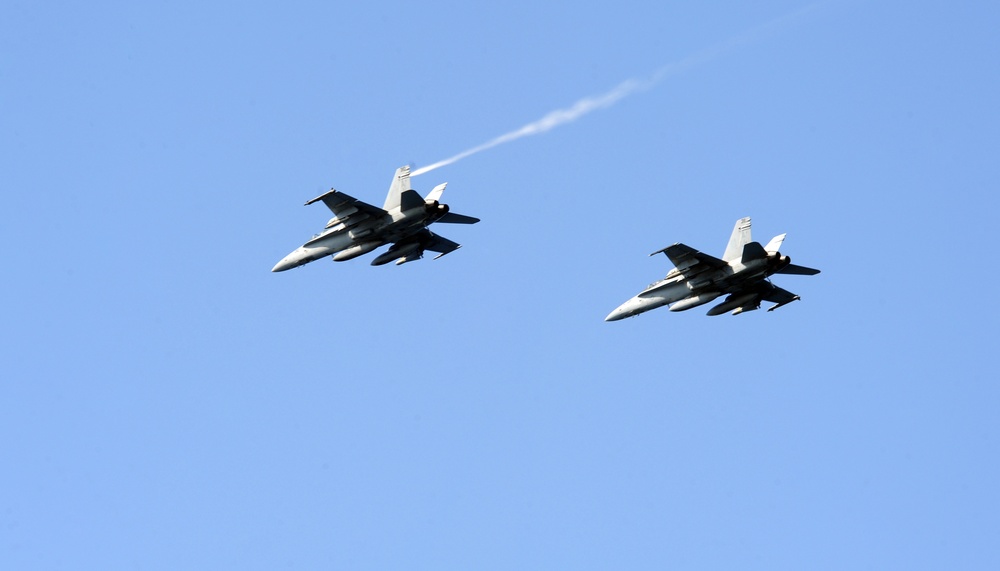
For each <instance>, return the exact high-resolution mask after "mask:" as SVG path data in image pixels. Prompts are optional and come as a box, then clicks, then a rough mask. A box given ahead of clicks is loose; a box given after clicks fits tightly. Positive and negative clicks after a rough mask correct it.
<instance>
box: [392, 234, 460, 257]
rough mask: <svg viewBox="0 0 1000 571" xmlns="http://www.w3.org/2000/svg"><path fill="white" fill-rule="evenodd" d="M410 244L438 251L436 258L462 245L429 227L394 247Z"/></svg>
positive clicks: (421, 248)
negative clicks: (432, 230) (439, 234)
mask: <svg viewBox="0 0 1000 571" xmlns="http://www.w3.org/2000/svg"><path fill="white" fill-rule="evenodd" d="M409 244H419V245H420V250H421V251H423V250H430V251H431V252H438V255H437V256H434V259H435V260H436V259H438V258H440V257H441V256H443V255H445V254H450V253H452V252H454V251H455V250H457V249H459V248H461V247H462V246H461V245H460V244H458V243H456V242H452V241H451V240H449V239H447V238H445V237H443V236H438V235H437V234H435V233H433V232H431V231H430V230H428V229H427V228H424V229H422V230H420V231H419V232H417V233H416V234H411V235H410V236H407V237H406V238H403V239H402V240H400V241H398V242H396V245H395V246H394V247H396V248H399V247H404V246H407V245H409Z"/></svg>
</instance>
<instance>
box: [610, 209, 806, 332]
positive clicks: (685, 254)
mask: <svg viewBox="0 0 1000 571" xmlns="http://www.w3.org/2000/svg"><path fill="white" fill-rule="evenodd" d="M784 238H785V235H784V234H781V235H779V236H775V237H774V239H772V240H771V241H770V242H769V243H768V244H767V246H766V247H765V246H761V245H760V244H758V243H756V242H751V239H750V219H749V218H741V219H740V220H738V221H737V222H736V227H735V228H734V229H733V234H732V236H731V237H730V241H729V246H728V247H727V248H726V252H725V254H723V258H722V259H719V258H714V257H712V256H709V255H707V254H703V253H701V252H698V251H697V250H694V249H692V248H690V247H688V246H685V245H683V244H674V245H673V246H669V247H667V248H664V249H663V250H659V251H657V252H653V254H652V255H656V254H659V253H661V252H662V253H664V254H666V255H667V257H669V258H670V259H671V261H673V262H674V263H675V265H676V266H677V267H675V268H674V269H672V270H670V272H669V273H667V275H666V277H665V278H664V279H662V280H659V281H657V282H654V283H652V284H650V285H649V286H648V287H646V289H644V290H642V291H641V292H640V293H639V294H638V295H636V296H634V297H632V298H631V299H629V300H628V301H626V302H625V303H623V304H621V305H620V306H618V307H617V308H616V309H615V310H614V311H612V312H611V313H609V314H608V316H607V317H606V318H605V321H618V320H621V319H625V318H627V317H634V316H636V315H639V314H640V313H645V312H647V311H650V310H653V309H656V308H659V307H663V306H665V305H671V304H673V305H671V307H670V310H671V311H684V310H687V309H691V308H693V307H698V306H700V305H704V304H706V303H709V302H711V301H713V300H715V299H716V298H718V297H721V296H723V295H727V294H728V297H727V298H726V299H725V300H724V301H723V302H722V303H721V304H719V305H717V306H715V307H713V308H712V309H711V310H709V312H708V314H709V315H720V314H722V313H727V312H732V313H734V314H737V313H742V312H744V311H752V310H754V309H757V308H758V307H760V303H761V301H764V300H767V301H773V302H775V303H776V305H775V306H773V307H771V308H770V309H769V311H770V310H773V309H776V308H778V307H780V306H782V305H785V304H787V303H791V302H792V301H795V300H797V299H799V297H798V296H797V295H795V294H792V293H790V292H787V291H785V290H783V289H781V288H778V287H776V286H774V285H773V284H771V283H770V282H769V281H768V280H767V278H768V277H769V276H771V275H773V274H775V273H792V274H804V275H813V274H817V273H819V270H813V269H811V268H803V267H801V266H792V265H791V259H790V258H788V257H787V256H782V255H781V253H780V252H778V248H779V247H780V246H781V244H782V242H783V241H784Z"/></svg>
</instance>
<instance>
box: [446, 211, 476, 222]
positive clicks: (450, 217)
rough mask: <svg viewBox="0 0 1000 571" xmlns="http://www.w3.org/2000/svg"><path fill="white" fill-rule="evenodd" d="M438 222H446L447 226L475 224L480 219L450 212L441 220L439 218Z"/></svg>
mask: <svg viewBox="0 0 1000 571" xmlns="http://www.w3.org/2000/svg"><path fill="white" fill-rule="evenodd" d="M437 221H438V222H444V223H445V224H475V223H476V222H479V219H478V218H474V217H472V216H466V215H464V214H455V213H454V212H449V213H447V214H445V215H444V216H442V217H441V218H438V219H437Z"/></svg>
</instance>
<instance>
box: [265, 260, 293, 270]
mask: <svg viewBox="0 0 1000 571" xmlns="http://www.w3.org/2000/svg"><path fill="white" fill-rule="evenodd" d="M294 267H295V264H294V263H292V262H290V261H289V260H288V258H282V260H281V261H280V262H278V263H277V264H274V267H273V268H271V271H272V272H283V271H285V270H290V269H292V268H294Z"/></svg>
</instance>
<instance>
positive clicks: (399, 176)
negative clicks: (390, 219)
mask: <svg viewBox="0 0 1000 571" xmlns="http://www.w3.org/2000/svg"><path fill="white" fill-rule="evenodd" d="M404 190H412V189H411V187H410V166H409V165H406V166H401V167H399V168H398V169H396V174H395V176H393V177H392V184H391V185H389V195H388V196H386V197H385V205H384V206H383V207H382V210H385V211H387V212H388V211H389V210H394V209H397V208H399V205H400V196H402V194H403V191H404Z"/></svg>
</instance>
